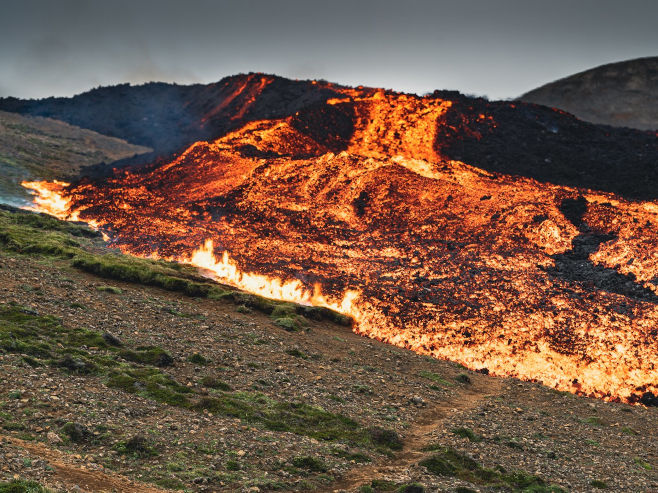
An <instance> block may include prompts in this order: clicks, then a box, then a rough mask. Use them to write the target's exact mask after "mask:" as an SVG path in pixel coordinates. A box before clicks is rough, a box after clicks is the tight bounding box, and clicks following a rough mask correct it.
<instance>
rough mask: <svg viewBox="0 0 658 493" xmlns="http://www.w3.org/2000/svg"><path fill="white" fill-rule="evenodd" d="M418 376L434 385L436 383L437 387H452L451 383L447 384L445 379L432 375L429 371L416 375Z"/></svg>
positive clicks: (435, 374)
mask: <svg viewBox="0 0 658 493" xmlns="http://www.w3.org/2000/svg"><path fill="white" fill-rule="evenodd" d="M418 375H420V376H421V377H423V378H426V379H428V380H431V381H432V382H434V383H438V384H439V385H442V386H444V387H452V386H453V385H454V384H453V383H451V382H448V381H447V380H446V379H445V378H443V377H441V375H438V374H437V373H433V372H431V371H426V370H423V371H421V372H420V373H418Z"/></svg>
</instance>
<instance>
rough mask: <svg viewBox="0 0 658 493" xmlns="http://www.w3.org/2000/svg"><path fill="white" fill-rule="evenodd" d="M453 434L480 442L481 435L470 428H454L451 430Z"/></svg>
mask: <svg viewBox="0 0 658 493" xmlns="http://www.w3.org/2000/svg"><path fill="white" fill-rule="evenodd" d="M451 431H452V432H453V433H454V434H455V435H457V436H460V437H462V438H468V439H469V440H470V441H471V442H481V441H482V437H481V436H480V435H478V434H476V433H475V432H474V431H473V430H471V429H470V428H463V427H460V428H454V429H453V430H451Z"/></svg>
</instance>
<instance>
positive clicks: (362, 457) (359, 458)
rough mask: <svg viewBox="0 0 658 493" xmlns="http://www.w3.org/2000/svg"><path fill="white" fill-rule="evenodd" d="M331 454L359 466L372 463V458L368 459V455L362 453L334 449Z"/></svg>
mask: <svg viewBox="0 0 658 493" xmlns="http://www.w3.org/2000/svg"><path fill="white" fill-rule="evenodd" d="M331 453H332V455H335V456H336V457H341V458H343V459H347V460H349V461H352V462H356V463H357V464H365V463H367V462H371V461H372V459H371V458H370V457H368V456H367V455H366V454H363V453H361V452H350V451H348V450H344V449H340V448H334V449H332V450H331Z"/></svg>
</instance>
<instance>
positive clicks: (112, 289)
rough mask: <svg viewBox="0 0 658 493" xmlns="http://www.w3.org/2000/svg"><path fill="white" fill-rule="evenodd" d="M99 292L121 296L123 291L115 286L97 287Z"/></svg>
mask: <svg viewBox="0 0 658 493" xmlns="http://www.w3.org/2000/svg"><path fill="white" fill-rule="evenodd" d="M96 290H97V291H102V292H105V293H112V294H121V293H123V291H122V290H121V289H120V288H116V287H114V286H96Z"/></svg>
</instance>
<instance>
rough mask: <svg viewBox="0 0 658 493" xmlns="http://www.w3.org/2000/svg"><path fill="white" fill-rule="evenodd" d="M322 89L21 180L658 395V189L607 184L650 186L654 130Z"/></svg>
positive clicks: (530, 370)
mask: <svg viewBox="0 0 658 493" xmlns="http://www.w3.org/2000/svg"><path fill="white" fill-rule="evenodd" d="M334 89H335V90H343V91H344V92H345V93H344V94H343V97H341V98H334V99H331V100H328V101H327V102H326V103H317V104H314V105H311V106H309V107H307V108H305V109H303V110H300V111H297V112H295V113H294V114H292V115H290V116H288V117H286V118H273V119H267V120H261V121H257V122H251V123H247V124H245V125H244V126H243V127H241V128H240V129H238V130H235V131H233V132H231V133H229V134H227V135H225V136H224V137H221V138H219V139H216V140H215V141H212V142H198V143H195V144H193V145H192V146H190V148H189V149H187V150H186V151H185V152H184V153H182V154H181V155H179V156H178V157H176V158H175V159H173V160H171V161H168V162H159V163H155V164H153V165H152V166H151V167H149V168H147V169H140V170H138V171H130V170H122V171H119V172H117V173H116V174H115V175H114V176H112V177H110V178H102V179H97V180H93V179H88V180H82V181H80V182H79V183H77V184H74V185H72V186H71V187H61V186H58V185H52V184H43V183H36V184H30V185H28V186H30V187H32V188H33V189H35V190H36V191H37V192H39V193H42V194H43V197H42V198H39V199H37V201H38V203H39V204H40V205H41V206H42V207H43V208H44V209H47V210H50V211H51V212H53V213H56V214H59V215H60V216H62V217H74V218H77V219H81V220H84V221H90V222H93V224H95V225H98V226H100V227H101V229H102V230H103V231H104V232H106V233H107V234H108V235H109V236H110V238H111V241H112V244H113V245H115V246H118V247H120V248H122V249H123V250H124V251H125V252H130V253H133V254H138V255H142V256H152V255H157V256H161V257H165V258H172V259H179V260H187V261H191V262H193V263H195V264H197V265H200V266H203V267H206V268H208V269H210V270H211V271H212V272H214V273H215V274H216V276H217V277H218V278H219V279H220V280H223V281H225V282H228V283H230V284H234V285H236V286H239V287H242V288H244V289H247V290H251V291H254V292H257V293H261V294H265V295H267V296H270V297H276V298H283V299H289V300H294V301H302V302H307V303H310V304H318V305H322V306H328V307H332V308H335V309H337V310H338V311H341V312H343V313H346V314H349V315H351V316H352V317H354V319H355V320H356V322H357V323H356V326H355V331H357V332H358V333H360V334H363V335H367V336H369V337H372V338H377V339H380V340H383V341H386V342H389V343H392V344H396V345H399V346H404V347H407V348H410V349H413V350H415V351H418V352H420V353H423V354H427V355H432V356H435V357H438V358H445V359H450V360H452V361H456V362H459V363H461V364H464V365H466V366H468V367H469V368H471V369H476V370H480V371H483V372H489V373H492V374H496V375H508V376H509V375H511V376H516V377H520V378H522V379H525V380H536V381H540V382H543V383H545V384H546V385H548V386H551V387H556V388H559V389H561V390H569V391H572V392H577V393H583V394H585V395H590V396H595V397H600V398H603V399H607V400H622V401H627V402H638V401H640V400H642V401H643V402H646V403H654V402H655V400H656V397H655V396H656V394H658V387H656V382H657V381H658V374H657V371H658V370H657V369H656V368H655V365H654V364H653V357H652V355H653V354H655V345H656V339H655V323H656V319H657V318H658V312H657V309H658V305H657V303H656V302H657V300H658V293H657V291H656V283H655V279H656V278H657V277H658V264H657V263H656V259H655V258H654V256H653V255H652V254H651V252H652V251H653V248H654V246H655V245H656V242H657V241H658V235H657V234H656V231H657V226H656V224H657V222H656V221H657V218H656V215H655V210H656V209H655V204H654V203H653V202H640V201H637V202H633V201H629V200H627V199H625V198H624V197H623V196H621V195H615V194H612V193H610V192H611V191H620V190H623V191H624V192H626V193H627V194H628V195H631V196H635V197H637V198H644V197H645V196H648V197H655V193H656V192H655V190H656V189H655V188H650V187H649V186H647V184H650V183H655V180H656V177H657V176H658V169H657V167H656V161H655V156H656V155H658V152H656V150H657V147H656V145H657V139H656V137H655V136H653V135H649V134H647V133H643V132H639V131H631V130H623V129H622V130H615V129H610V128H605V127H599V126H595V125H591V124H587V123H583V122H580V121H579V120H577V119H575V118H574V117H572V116H570V115H568V114H565V113H562V112H558V111H553V110H550V109H548V108H543V107H537V106H534V105H526V104H520V103H502V102H499V103H489V102H486V101H483V100H474V99H468V98H464V97H462V96H458V95H457V96H455V95H451V97H452V99H449V98H443V97H441V96H443V95H442V94H441V93H435V94H433V95H431V96H427V97H423V98H421V97H417V96H412V95H406V94H399V93H393V92H385V91H378V92H375V93H372V90H362V89H359V88H357V89H350V90H346V89H340V88H334ZM254 104H255V105H257V104H258V99H256V101H255V102H254ZM457 152H460V153H461V156H460V157H461V159H463V161H462V160H459V161H458V160H456V158H457V156H456V155H455V154H456V153H457ZM478 156H488V160H485V161H484V162H482V161H478V159H477V157H478ZM526 156H528V157H527V158H526ZM537 161H540V162H541V163H542V165H537V164H535V163H537ZM631 161H632V163H633V164H632V166H630V165H629V163H630V162H631ZM471 163H472V164H471ZM501 171H503V172H506V173H507V174H502V173H501ZM514 171H516V172H520V173H519V174H522V175H526V176H527V177H526V176H518V175H517V174H513V172H514ZM538 179H540V180H541V182H540V181H538ZM565 183H566V185H565ZM575 186H579V187H581V188H574V187H575ZM585 187H587V188H585ZM592 188H594V190H592ZM596 188H598V189H599V190H596ZM601 189H603V190H606V191H605V192H603V191H600V190H601ZM49 194H55V196H56V197H61V200H57V201H56V202H55V203H50V202H49V200H48V197H49ZM62 204H64V206H62ZM593 307H595V309H593Z"/></svg>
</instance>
